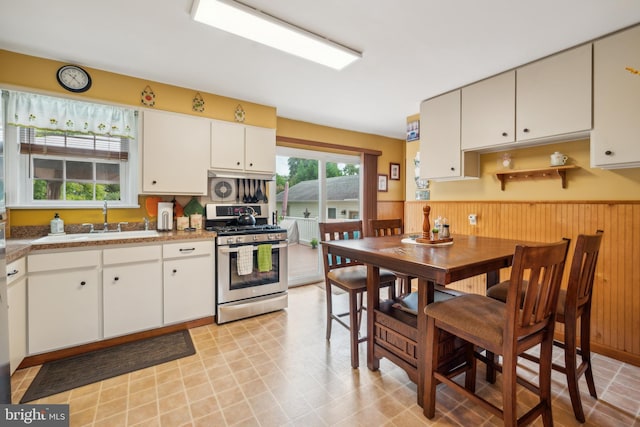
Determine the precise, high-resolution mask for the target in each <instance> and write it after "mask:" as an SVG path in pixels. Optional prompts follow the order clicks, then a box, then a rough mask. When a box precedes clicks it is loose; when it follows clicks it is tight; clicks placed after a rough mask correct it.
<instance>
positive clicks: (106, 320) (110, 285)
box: [102, 245, 162, 338]
mask: <svg viewBox="0 0 640 427" xmlns="http://www.w3.org/2000/svg"><path fill="white" fill-rule="evenodd" d="M161 261H162V247H161V246H160V245H153V246H134V247H124V248H113V249H105V250H104V251H103V269H102V292H103V300H102V304H103V316H104V317H103V326H104V338H112V337H116V336H120V335H125V334H129V333H133V332H139V331H143V330H146V329H153V328H158V327H160V326H162V265H161Z"/></svg>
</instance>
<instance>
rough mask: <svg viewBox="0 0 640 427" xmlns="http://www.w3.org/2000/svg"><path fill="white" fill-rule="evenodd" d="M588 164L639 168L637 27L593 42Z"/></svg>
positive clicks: (639, 50)
mask: <svg viewBox="0 0 640 427" xmlns="http://www.w3.org/2000/svg"><path fill="white" fill-rule="evenodd" d="M593 54H594V64H593V74H594V76H593V78H594V83H593V109H594V110H593V121H594V122H593V131H592V132H591V166H593V167H601V168H611V169H614V168H629V167H640V143H639V142H638V138H639V135H640V74H639V70H640V26H637V27H634V28H631V29H629V30H626V31H623V32H620V33H617V34H614V35H612V36H610V37H607V38H604V39H602V40H598V41H596V42H595V43H594V53H593Z"/></svg>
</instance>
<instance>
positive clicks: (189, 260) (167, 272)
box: [162, 240, 215, 324]
mask: <svg viewBox="0 0 640 427" xmlns="http://www.w3.org/2000/svg"><path fill="white" fill-rule="evenodd" d="M162 251H163V259H164V262H163V279H164V323H165V324H171V323H177V322H184V321H187V320H193V319H199V318H202V317H206V316H213V314H214V307H215V304H214V302H215V301H214V298H215V293H214V284H215V280H214V271H215V270H214V265H215V257H214V242H213V241H212V240H207V241H185V242H182V243H168V244H165V245H163V248H162Z"/></svg>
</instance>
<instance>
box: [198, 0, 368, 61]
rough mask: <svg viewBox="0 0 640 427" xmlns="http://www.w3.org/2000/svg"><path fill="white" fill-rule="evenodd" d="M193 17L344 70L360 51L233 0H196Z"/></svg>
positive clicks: (358, 56) (241, 35) (359, 56)
mask: <svg viewBox="0 0 640 427" xmlns="http://www.w3.org/2000/svg"><path fill="white" fill-rule="evenodd" d="M191 17H192V18H193V19H194V20H195V21H198V22H201V23H203V24H207V25H211V26H212V27H216V28H218V29H221V30H223V31H227V32H229V33H232V34H235V35H237V36H240V37H244V38H246V39H249V40H253V41H255V42H258V43H261V44H264V45H267V46H270V47H273V48H275V49H279V50H282V51H284V52H287V53H290V54H292V55H296V56H299V57H301V58H304V59H307V60H309V61H313V62H317V63H318V64H322V65H326V66H327V67H331V68H334V69H336V70H341V69H343V68H344V67H346V66H347V65H349V64H351V63H352V62H353V61H355V60H357V59H360V58H362V54H361V53H360V52H356V51H355V50H352V49H349V48H347V47H345V46H342V45H340V44H337V43H335V42H332V41H331V40H328V39H325V38H323V37H320V36H318V35H316V34H313V33H310V32H309V31H306V30H304V29H302V28H299V27H296V26H294V25H292V24H289V23H287V22H284V21H281V20H280V19H278V18H275V17H273V16H270V15H267V14H265V13H263V12H261V11H259V10H257V9H253V8H251V7H248V6H245V5H243V4H241V3H238V2H235V1H230V0H194V2H193V7H192V8H191Z"/></svg>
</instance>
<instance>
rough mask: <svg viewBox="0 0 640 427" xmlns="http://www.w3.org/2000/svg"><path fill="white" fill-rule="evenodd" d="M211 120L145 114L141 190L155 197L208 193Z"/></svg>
mask: <svg viewBox="0 0 640 427" xmlns="http://www.w3.org/2000/svg"><path fill="white" fill-rule="evenodd" d="M210 132H211V130H210V125H209V120H206V119H203V118H200V117H191V116H187V115H184V114H173V113H166V112H163V111H145V112H144V120H143V152H142V191H143V192H145V193H152V194H162V193H170V194H207V170H208V168H209V161H208V159H209V150H210V140H211V138H210Z"/></svg>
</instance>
